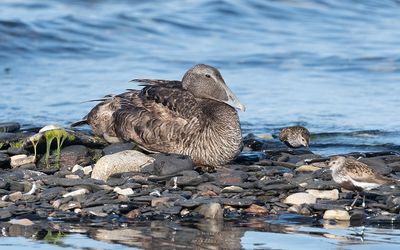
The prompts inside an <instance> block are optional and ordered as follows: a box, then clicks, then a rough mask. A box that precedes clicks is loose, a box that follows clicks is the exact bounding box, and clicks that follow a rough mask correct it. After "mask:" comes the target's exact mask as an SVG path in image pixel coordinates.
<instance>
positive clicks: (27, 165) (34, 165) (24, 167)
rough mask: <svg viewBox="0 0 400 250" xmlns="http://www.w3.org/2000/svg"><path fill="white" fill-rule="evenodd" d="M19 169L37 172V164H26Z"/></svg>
mask: <svg viewBox="0 0 400 250" xmlns="http://www.w3.org/2000/svg"><path fill="white" fill-rule="evenodd" d="M19 168H21V169H28V170H35V169H36V164H35V163H28V164H24V165H21V166H19Z"/></svg>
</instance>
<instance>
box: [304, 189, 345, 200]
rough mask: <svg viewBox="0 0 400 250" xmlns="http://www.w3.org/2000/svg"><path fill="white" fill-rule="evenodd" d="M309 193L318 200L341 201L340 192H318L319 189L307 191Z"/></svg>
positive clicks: (333, 190)
mask: <svg viewBox="0 0 400 250" xmlns="http://www.w3.org/2000/svg"><path fill="white" fill-rule="evenodd" d="M306 192H307V193H309V194H311V195H313V196H315V197H316V198H318V199H326V200H337V199H339V190H337V189H332V190H317V189H307V190H306Z"/></svg>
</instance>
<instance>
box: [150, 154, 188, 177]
mask: <svg viewBox="0 0 400 250" xmlns="http://www.w3.org/2000/svg"><path fill="white" fill-rule="evenodd" d="M152 157H154V159H155V161H154V162H153V166H154V171H155V174H156V175H160V176H163V175H173V174H176V173H179V172H181V171H184V170H193V168H194V165H193V161H192V159H191V158H190V157H189V156H186V155H178V154H154V155H152Z"/></svg>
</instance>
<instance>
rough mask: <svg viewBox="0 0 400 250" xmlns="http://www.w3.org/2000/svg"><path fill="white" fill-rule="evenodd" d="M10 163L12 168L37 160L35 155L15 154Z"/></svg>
mask: <svg viewBox="0 0 400 250" xmlns="http://www.w3.org/2000/svg"><path fill="white" fill-rule="evenodd" d="M10 160H11V161H10V165H11V167H12V168H17V167H19V166H21V165H25V164H31V163H34V162H35V158H34V156H33V155H31V156H27V155H14V156H11V157H10Z"/></svg>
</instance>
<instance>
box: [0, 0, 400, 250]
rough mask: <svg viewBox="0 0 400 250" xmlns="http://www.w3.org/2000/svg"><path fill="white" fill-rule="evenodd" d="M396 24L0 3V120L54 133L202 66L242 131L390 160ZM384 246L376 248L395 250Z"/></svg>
mask: <svg viewBox="0 0 400 250" xmlns="http://www.w3.org/2000/svg"><path fill="white" fill-rule="evenodd" d="M399 20H400V2H399V1H397V0H388V1H378V0H376V1H372V0H365V1H348V0H319V1H318V0H316V1H308V0H305V1H295V0H282V1H264V0H252V1H245V0H239V1H228V0H220V1H212V0H190V1H179V0H169V1H163V0H158V1H156V0H153V1H123V0H121V1H111V0H109V1H107V0H98V1H94V0H90V1H89V0H88V1H72V0H71V1H50V0H49V1H41V0H32V1H22V0H2V1H1V2H0V122H2V121H18V122H21V123H22V124H23V125H24V127H32V126H42V125H46V124H49V123H58V124H61V125H64V126H67V125H69V124H70V123H71V122H73V121H76V120H79V119H80V118H81V117H82V116H83V115H85V114H86V112H87V111H88V110H90V108H91V107H92V106H93V103H87V102H84V101H86V100H90V99H96V98H99V97H101V96H103V95H105V94H109V93H118V92H122V91H123V90H124V89H126V88H132V87H135V85H134V83H130V82H129V80H130V79H133V78H160V79H180V78H181V77H182V75H183V74H184V72H185V71H186V70H187V69H188V68H189V67H190V66H192V65H193V64H196V63H207V64H211V65H214V66H216V67H217V68H219V69H220V71H221V72H222V75H223V76H224V78H225V80H226V82H227V83H228V85H229V86H230V87H231V88H232V89H233V91H234V92H235V93H236V95H237V96H238V97H239V99H240V100H241V101H242V102H243V103H245V104H246V106H247V111H246V112H245V113H240V116H241V120H242V126H243V129H244V132H245V133H248V132H253V133H274V134H275V133H276V132H277V131H278V129H279V128H281V127H283V126H288V125H293V124H302V125H305V126H307V127H308V128H309V129H310V130H311V132H312V133H313V145H312V147H311V149H313V150H314V151H316V152H318V153H321V154H333V153H345V152H352V151H386V150H389V151H393V150H399V145H400V116H399V115H400V112H399V107H400V97H399V93H400V46H399V44H400V22H399ZM313 230H314V229H312V228H295V229H294V231H297V232H298V233H297V234H292V233H291V234H290V235H289V236H288V235H285V237H282V235H281V234H276V233H274V232H272V233H265V232H252V231H247V232H246V233H244V234H243V235H242V236H241V237H242V241H241V243H242V246H243V247H244V248H249V249H251V248H258V247H259V246H260V248H275V249H276V248H291V247H292V246H291V245H289V246H287V245H285V244H281V245H279V244H278V245H276V244H271V243H269V241H267V240H266V239H267V238H268V239H269V238H274V239H276V238H277V237H278V239H277V240H278V241H279V239H280V240H282V239H286V237H289V238H290V239H291V242H303V240H304V239H307V240H309V239H310V237H311V236H310V235H313V234H314V233H313V232H312V231H313ZM303 231H306V232H308V233H305V234H303V233H302V232H303ZM328 231H329V230H328ZM320 233H321V232H318V234H320ZM329 233H331V232H330V231H329ZM338 234H339V235H341V236H343V237H345V238H346V237H350V235H351V233H350V231H349V230H347V229H346V230H342V231H340V232H339V233H338ZM375 234H377V235H380V234H381V231H378V230H377V231H375V232H374V236H371V238H374V241H378V239H377V238H376V237H375V236H376V235H375ZM383 235H385V237H383V238H385V239H383V240H382V241H383V242H386V243H385V244H387V247H388V248H387V249H389V248H390V247H391V246H392V242H390V241H391V240H392V239H394V241H395V242H399V241H400V237H399V232H398V231H390V233H389V234H385V233H383ZM386 236H387V237H388V239H386ZM74 237H78V238H79V237H81V236H79V235H78V236H75V235H69V236H68V237H67V238H66V239H70V238H72V239H74ZM280 237H282V238H280ZM289 238H288V239H289ZM5 239H7V242H8V243H1V242H5V241H4V240H5ZM253 239H256V240H254V241H253ZM312 239H313V240H312V242H318V244H319V243H321V242H323V243H321V244H324V246H326V247H327V248H338V247H339V246H338V245H341V243H339V242H341V241H335V240H324V241H322V240H321V238H312ZM326 239H328V238H326ZM17 241H19V240H18V239H17ZM13 242H14V241H13V240H12V238H1V239H0V245H1V244H3V245H2V248H3V246H5V245H6V246H8V247H18V246H20V245H18V244H19V243H13ZM359 243H360V245H357V244H356V245H350V246H349V245H346V244H345V246H340V247H343V248H347V247H350V248H352V249H358V248H362V247H360V246H365V245H364V243H365V242H359ZM4 244H5V245H4ZM26 244H28V245H29V244H33V245H32V247H33V246H35V244H37V243H26ZM257 244H260V245H257ZM316 244H317V243H316ZM371 244H372V246H374V244H375V243H374V242H372V243H371ZM61 247H70V246H61ZM82 248H83V247H82ZM99 248H104V249H108V248H110V247H109V246H105V245H102V246H100V247H99ZM117 248H119V247H117ZM385 248H386V247H385ZM110 249H111V248H110Z"/></svg>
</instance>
